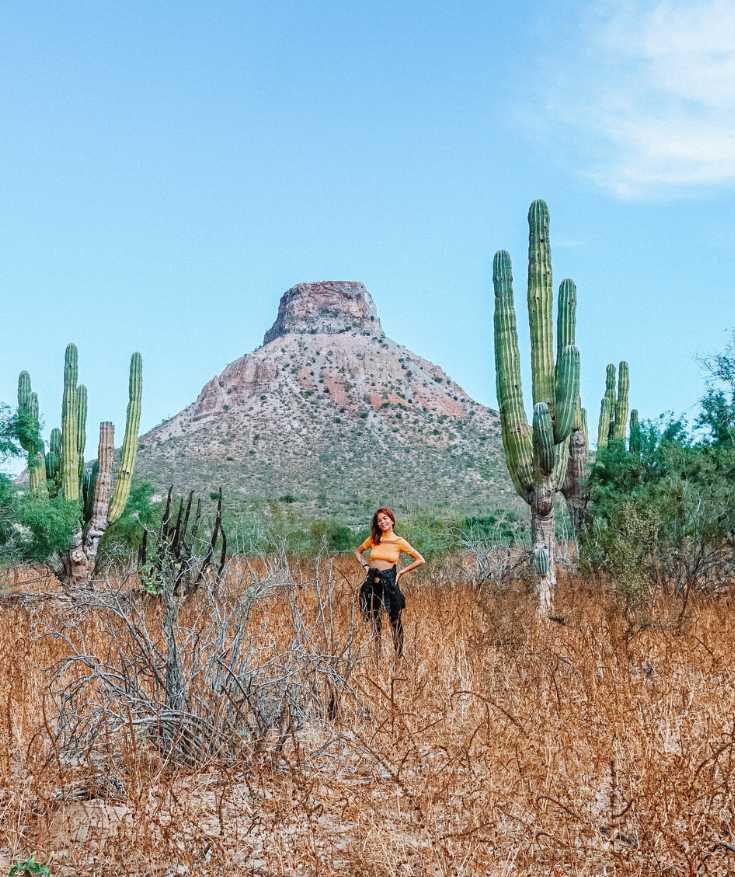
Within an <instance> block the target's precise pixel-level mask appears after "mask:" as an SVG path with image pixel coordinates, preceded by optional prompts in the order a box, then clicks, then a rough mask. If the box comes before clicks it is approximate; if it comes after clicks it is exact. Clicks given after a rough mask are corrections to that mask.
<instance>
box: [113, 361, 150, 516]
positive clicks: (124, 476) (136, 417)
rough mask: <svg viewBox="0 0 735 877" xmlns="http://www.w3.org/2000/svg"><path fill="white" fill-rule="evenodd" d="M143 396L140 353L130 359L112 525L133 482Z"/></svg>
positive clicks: (121, 511)
mask: <svg viewBox="0 0 735 877" xmlns="http://www.w3.org/2000/svg"><path fill="white" fill-rule="evenodd" d="M142 395H143V360H142V358H141V356H140V354H139V353H134V354H133V355H132V356H131V357H130V377H129V380H128V410H127V417H126V420H125V438H124V439H123V446H122V451H121V453H120V468H119V469H118V472H117V483H116V484H115V492H114V494H113V496H112V502H111V503H110V523H111V524H112V523H114V522H115V521H116V520H117V519H118V518H119V517H120V515H121V514H122V513H123V511H124V510H125V506H126V504H127V501H128V497H129V496H130V486H131V484H132V482H133V471H134V470H135V459H136V457H137V455H138V430H139V428H140V402H141V398H142Z"/></svg>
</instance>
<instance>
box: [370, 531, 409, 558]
mask: <svg viewBox="0 0 735 877" xmlns="http://www.w3.org/2000/svg"><path fill="white" fill-rule="evenodd" d="M368 548H370V549H372V550H371V551H370V560H385V561H387V562H388V563H398V558H399V557H400V555H401V552H402V551H403V552H404V553H405V554H410V555H411V557H413V558H416V557H418V556H419V553H418V551H416V549H415V548H414V547H413V546H412V545H411V544H410V543H408V542H406V540H405V539H402V538H401V537H400V536H396V534H395V533H393V534H392V535H390V536H386V535H383V536H381V537H380V542H379V543H378V544H377V545H373V537H372V535H370V536H368V537H367V539H366V540H365V541H364V542H362V543H360V547H359V549H358V551H366V550H367V549H368Z"/></svg>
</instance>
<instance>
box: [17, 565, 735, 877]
mask: <svg viewBox="0 0 735 877" xmlns="http://www.w3.org/2000/svg"><path fill="white" fill-rule="evenodd" d="M429 569H430V567H429V565H427V572H429ZM266 581H267V582H269V583H270V586H271V587H269V590H267V591H266V592H264V593H263V594H261V595H260V596H259V597H258V598H257V599H255V600H253V601H252V602H251V603H250V605H249V615H248V622H247V627H246V634H243V642H245V640H246V639H247V643H248V645H247V648H246V646H245V645H243V647H242V648H241V652H240V654H241V655H244V654H246V653H248V652H249V653H250V654H251V655H252V660H251V661H250V663H243V664H242V665H241V666H242V668H243V673H244V672H245V671H246V670H247V671H249V672H251V673H254V674H255V678H256V679H258V678H259V679H260V681H261V682H262V683H264V684H265V687H264V703H265V704H266V706H265V708H264V714H265V720H267V718H268V716H272V715H273V714H275V715H276V716H277V715H278V713H279V709H280V705H281V703H284V702H285V703H286V704H287V705H288V710H289V712H288V715H287V718H286V722H289V723H290V729H289V731H288V734H287V735H286V737H285V739H283V743H282V746H281V748H280V750H278V748H277V747H278V743H279V740H281V739H282V737H281V735H282V726H281V725H280V724H279V723H278V721H275V722H274V723H272V724H271V728H270V730H268V731H266V733H265V735H264V736H263V738H262V740H263V742H262V744H261V748H260V749H259V750H258V749H257V745H256V741H255V739H254V738H253V737H250V736H249V735H250V734H251V733H252V732H250V731H247V732H246V735H244V736H242V737H241V738H240V739H239V740H235V742H234V743H231V744H230V746H229V747H228V746H227V745H224V744H223V745H219V746H204V747H203V746H202V744H201V743H200V742H197V741H196V740H195V739H194V735H196V734H201V726H200V725H198V724H196V723H184V724H183V725H182V727H183V729H184V731H180V730H179V729H178V728H177V727H175V726H174V725H169V726H167V727H168V730H167V731H166V733H164V732H163V731H159V730H158V728H157V726H156V725H155V724H154V723H152V722H150V721H149V720H148V719H147V716H148V714H147V713H141V715H142V716H143V717H145V718H146V722H145V723H143V724H141V725H134V724H131V720H130V718H129V715H131V716H132V715H134V714H133V712H132V708H131V710H130V714H128V709H127V707H126V705H125V702H123V703H122V705H120V698H121V697H122V696H123V695H125V696H128V695H127V692H126V691H125V690H123V695H120V694H119V693H115V697H113V696H112V694H111V693H110V691H109V683H108V682H106V681H105V680H104V679H103V678H102V676H101V675H100V673H98V674H97V677H96V678H94V679H92V680H90V681H89V682H88V683H86V685H85V690H86V692H87V694H86V701H85V699H84V697H83V695H82V694H81V693H80V695H79V696H78V697H77V699H76V702H75V708H76V714H74V713H72V712H71V711H70V712H69V713H68V715H69V716H70V718H72V719H73V718H74V715H76V716H77V717H78V718H79V719H81V721H82V725H81V726H80V732H81V731H83V730H84V728H85V726H84V722H88V721H90V720H91V717H92V716H93V714H94V710H100V709H103V710H104V711H103V712H102V713H100V715H101V716H102V718H103V719H104V722H103V723H102V724H101V725H100V728H101V730H100V731H99V733H97V735H96V736H95V737H94V738H93V739H92V741H91V743H90V742H88V744H87V746H86V749H85V746H84V745H82V746H80V747H78V749H77V750H75V749H74V747H73V746H72V748H71V749H69V750H68V754H67V750H64V748H63V746H62V744H63V742H64V740H65V739H67V738H64V737H63V735H60V730H62V729H61V728H60V726H59V723H58V719H57V715H56V713H55V710H57V709H58V708H59V705H60V701H58V700H55V699H54V697H52V695H51V694H49V693H48V691H49V682H50V681H51V680H50V679H49V676H48V674H47V673H46V672H45V671H44V669H43V668H45V667H51V666H53V667H56V668H58V669H61V667H62V663H61V662H64V661H65V660H67V659H70V658H73V659H74V660H73V662H72V663H69V664H67V665H66V670H65V676H64V677H63V678H62V677H58V678H57V680H56V681H53V685H52V686H51V688H52V689H53V692H56V693H57V695H58V694H59V693H62V692H63V691H64V687H65V686H68V685H69V684H71V683H74V682H81V681H82V680H83V678H84V677H86V676H88V675H89V674H90V672H91V671H90V669H89V668H88V666H87V664H86V663H85V662H84V661H83V660H82V659H83V658H84V657H85V656H86V657H89V656H90V655H93V656H95V657H96V660H97V661H98V662H99V665H100V667H107V668H110V669H111V670H114V671H115V672H118V673H119V672H120V669H121V665H120V659H119V657H118V655H119V653H124V654H125V655H129V654H131V649H130V647H129V646H127V645H126V647H125V649H124V650H123V649H122V647H121V643H122V641H123V638H129V637H130V636H131V634H130V633H125V623H124V622H123V620H122V619H121V618H120V617H119V616H117V615H116V614H115V613H114V612H113V611H111V610H110V609H108V608H106V607H104V608H103V609H87V608H84V607H82V608H79V609H77V608H74V607H73V606H72V607H70V606H68V605H66V604H61V603H59V602H49V601H46V602H45V603H43V604H34V605H32V606H30V608H28V609H22V608H17V607H15V608H10V609H7V610H4V611H3V612H1V613H0V650H2V654H3V655H4V656H10V657H9V658H8V659H6V660H4V661H3V662H0V720H1V722H2V725H1V726H2V728H3V731H2V733H0V789H1V790H2V795H0V864H4V863H5V862H6V861H17V860H24V859H27V858H28V857H29V856H30V855H31V853H33V852H34V851H36V852H37V859H38V860H39V861H47V860H48V859H49V858H50V857H51V856H52V855H53V856H54V859H53V861H54V867H53V873H54V877H66V875H71V874H95V875H100V877H101V875H104V877H108V875H110V877H112V875H120V874H126V875H127V874H138V875H154V874H155V875H164V874H169V875H173V874H187V875H205V877H209V875H219V874H222V873H243V874H253V875H257V877H266V875H267V877H271V875H289V877H293V875H296V874H319V875H324V877H336V875H353V874H365V875H374V877H394V875H400V877H403V875H405V877H414V875H424V874H427V875H432V877H434V875H440V877H460V875H461V877H464V875H488V874H492V875H493V877H495V875H507V877H538V875H539V874H559V875H562V874H565V875H567V874H568V875H574V877H601V875H607V877H613V875H621V877H622V875H626V877H627V875H635V877H661V875H666V877H674V875H676V877H678V875H685V877H689V875H711V877H712V875H715V877H724V875H728V874H731V873H735V852H733V851H732V848H733V847H735V838H734V837H733V824H735V727H734V726H733V715H734V714H735V698H734V696H733V692H735V684H734V683H735V670H734V669H733V661H732V655H733V653H734V652H735V629H734V628H733V626H732V624H731V623H730V619H731V616H732V611H733V607H732V604H731V603H728V602H727V600H726V599H724V600H712V599H706V598H704V597H703V596H701V595H697V596H696V597H695V598H693V599H691V600H690V602H689V605H688V608H687V624H686V625H684V626H683V627H681V628H678V627H677V625H676V624H672V623H671V621H672V619H676V617H677V614H678V612H679V611H680V606H681V601H680V600H677V599H674V598H673V597H672V596H671V595H662V596H661V597H660V598H659V599H658V600H656V601H652V602H651V603H650V605H648V606H647V607H646V614H647V619H648V620H647V622H646V623H645V624H643V623H641V624H639V625H636V626H635V628H634V629H633V628H631V624H630V620H629V619H628V618H627V617H626V616H625V614H624V612H623V611H622V606H621V603H620V600H619V598H616V597H615V596H614V595H613V593H612V590H613V588H612V585H611V586H610V587H609V588H607V587H598V583H595V582H590V583H589V584H588V583H585V582H584V581H582V580H577V581H573V580H569V579H564V578H562V579H560V582H559V592H558V595H557V607H558V609H559V611H561V612H562V613H563V614H564V616H565V618H566V624H565V625H559V624H549V623H548V622H541V621H539V620H538V618H537V617H536V613H535V601H534V599H533V597H532V596H528V597H525V596H524V594H523V589H522V588H518V590H517V596H516V598H515V599H517V601H518V603H517V606H514V612H515V611H517V613H518V615H517V623H518V624H519V625H520V626H521V628H522V630H523V635H522V638H521V639H520V641H518V642H517V644H516V645H514V646H513V648H509V647H508V646H507V644H504V643H503V642H501V641H500V639H499V638H496V641H493V637H492V636H490V635H489V631H488V626H487V614H488V611H490V610H488V607H487V606H486V603H487V592H484V591H479V592H478V591H477V589H475V588H473V587H472V586H471V584H469V583H467V582H464V581H458V582H455V583H454V584H452V583H449V584H448V585H447V584H445V583H444V580H442V582H441V583H440V584H437V585H436V586H430V587H426V586H425V583H424V582H423V581H422V580H420V579H419V577H418V576H417V577H416V579H411V578H409V579H408V582H407V585H406V589H405V590H406V594H407V599H408V607H407V610H406V650H405V657H404V659H403V660H402V661H401V662H397V663H394V662H393V660H392V654H390V653H389V652H390V650H387V651H388V654H384V655H383V657H382V658H381V659H380V660H379V661H378V662H377V663H376V662H374V661H372V660H365V661H363V660H361V656H363V655H367V654H369V652H370V648H369V647H370V643H369V628H368V627H367V626H361V625H357V626H354V625H353V618H354V614H355V597H356V591H357V588H358V587H359V583H360V573H359V571H358V570H357V569H356V568H355V566H354V565H353V564H351V563H350V560H349V559H347V560H342V559H339V558H337V559H335V560H334V562H333V563H332V562H331V561H330V562H327V561H325V560H323V559H322V560H320V562H319V564H318V565H316V566H315V565H314V564H309V565H306V564H299V563H298V562H295V561H289V560H287V559H286V558H284V557H273V558H262V559H258V560H257V561H253V563H252V568H249V567H248V565H247V564H245V563H234V562H231V567H230V569H229V570H228V578H227V581H226V583H225V585H224V586H223V588H222V591H221V593H220V597H219V605H220V606H221V607H222V608H221V611H222V614H223V616H225V615H227V617H228V618H229V617H230V616H231V615H232V614H233V613H235V607H237V606H238V605H240V601H241V600H242V599H244V595H245V594H246V592H247V590H248V588H250V587H251V586H253V585H254V584H255V583H257V582H261V583H263V582H266ZM330 581H331V584H330ZM289 583H290V584H289ZM330 593H331V597H330ZM510 593H516V591H515V589H513V588H511V589H510ZM320 594H321V596H319V595H320ZM210 600H211V596H210V595H209V594H208V593H207V591H206V589H205V588H201V589H200V591H199V592H198V593H197V594H196V595H194V596H193V597H192V598H191V599H190V600H189V601H187V602H186V603H185V604H183V605H179V608H178V616H177V618H176V620H175V622H174V624H173V630H174V636H175V637H176V646H177V650H178V655H179V658H178V661H179V665H180V668H181V673H182V677H183V681H184V685H183V691H184V692H185V706H184V707H182V711H184V712H187V713H188V712H190V713H193V714H194V715H195V716H197V717H200V716H203V717H204V718H209V720H210V721H212V722H213V719H212V711H211V710H210V712H209V714H207V713H205V712H204V706H205V705H206V704H208V703H215V700H214V695H213V694H212V693H211V690H210V689H211V682H206V683H205V681H204V680H211V679H212V678H214V677H215V675H216V673H217V672H219V673H220V678H222V676H223V675H224V677H226V676H227V674H222V668H221V666H220V665H219V664H218V662H217V661H216V660H214V658H215V656H216V657H219V658H220V659H221V660H225V661H230V660H231V658H232V654H233V653H232V650H231V645H232V642H233V631H234V630H235V629H236V623H235V622H236V619H232V620H231V621H230V622H229V625H230V626H229V627H228V628H227V629H228V630H229V633H227V634H226V635H225V646H224V650H225V655H224V657H223V654H222V648H220V646H219V645H218V641H217V639H216V637H214V636H213V634H212V633H209V634H208V633H207V623H205V621H206V615H207V614H208V613H209V612H210V611H211V609H210V608H209V605H210V604H209V601H210ZM135 605H136V607H137V610H136V611H140V612H142V614H143V617H144V620H145V624H146V625H147V629H148V633H149V638H150V639H151V640H152V642H153V645H154V646H155V647H156V649H157V651H150V650H149V651H148V652H147V653H146V654H149V656H150V659H151V660H152V661H153V662H154V667H155V668H156V669H157V670H158V673H159V675H160V676H161V678H162V680H163V683H164V684H162V685H161V686H159V687H158V688H156V684H157V683H156V682H155V680H154V679H153V678H152V677H150V676H145V675H144V674H143V672H142V670H141V671H140V672H138V676H137V677H136V676H135V674H132V673H131V672H130V671H127V672H128V677H131V678H132V679H133V680H135V678H137V679H138V680H139V681H138V683H137V684H138V687H139V689H141V690H142V695H141V696H144V697H145V698H147V699H148V701H149V702H153V703H155V705H156V709H159V710H160V711H163V710H165V709H168V708H169V707H168V705H167V700H166V697H165V696H164V695H163V694H162V693H159V694H157V695H156V697H155V698H153V697H152V694H151V692H152V691H157V692H165V691H166V690H167V689H166V686H165V679H166V673H165V671H166V661H165V656H166V654H167V645H166V637H165V635H164V633H163V632H162V631H163V626H164V616H165V612H166V606H165V605H164V603H163V601H152V602H151V603H150V604H149V605H144V604H139V603H136V604H135ZM70 613H77V614H74V615H71V614H70ZM125 613H127V614H129V608H127V607H126V608H125ZM208 623H209V624H211V625H212V630H219V625H220V622H219V621H217V622H216V623H215V622H214V621H211V622H208ZM513 623H514V624H515V623H516V622H515V621H514V622H513ZM142 625H143V622H142V621H137V622H136V623H135V624H134V625H133V626H134V627H135V628H136V629H137V628H141V627H142ZM48 630H56V631H57V633H62V632H63V634H64V635H63V636H57V637H56V638H51V637H49V636H48V635H47V631H48ZM350 637H351V639H350ZM117 640H119V641H120V642H118V641H117ZM207 643H209V645H207ZM386 645H387V644H386ZM343 647H344V649H345V650H344V652H343V651H342V648H343ZM196 649H199V651H200V656H199V658H198V659H197V663H196V664H195V663H194V661H193V658H192V657H191V655H192V654H193V653H194V651H195V650H196ZM218 649H219V651H218ZM228 649H230V650H229V651H228ZM350 650H351V651H350ZM384 651H385V650H384ZM132 653H133V654H135V652H132ZM207 655H209V656H211V658H212V660H211V661H209V662H208V660H207V659H206V656H207ZM283 655H289V656H290V657H288V658H287V659H284V658H283V657H282V656H283ZM156 662H157V663H156ZM340 662H342V663H340ZM315 665H316V667H317V668H318V669H317V670H315V669H314V667H315ZM195 666H196V667H198V668H199V675H198V676H197V675H196V674H194V673H193V668H194V667H195ZM210 666H211V668H212V669H209V667H210ZM297 668H298V669H297ZM349 668H351V669H349ZM348 669H349V672H348ZM148 672H149V673H150V671H148ZM236 672H239V670H237V669H236ZM241 675H242V674H241ZM340 679H341V680H345V681H344V683H342V682H339V680H340ZM289 683H291V684H292V686H294V687H292V688H291V689H290V691H289V693H288V695H287V696H285V697H283V696H282V692H284V691H285V690H286V688H287V687H288V685H289ZM115 684H117V683H115ZM335 685H337V688H336V695H337V703H336V707H337V708H336V715H335V718H334V719H330V718H329V717H330V715H332V714H334V709H333V708H332V707H331V706H330V703H331V698H332V694H333V692H334V688H333V686H335ZM173 690H174V691H177V690H180V689H177V688H176V687H174V688H173ZM274 692H275V693H276V694H277V695H278V697H277V698H274V697H273V694H274ZM230 694H231V697H232V698H233V700H234V699H235V698H236V697H237V696H238V694H240V693H239V690H238V689H237V686H233V687H232V688H231V689H230ZM57 695H55V696H57ZM130 696H132V695H130ZM240 697H241V694H240ZM216 702H217V703H219V704H220V705H221V709H222V711H223V712H224V713H225V714H226V713H227V711H228V710H236V709H237V708H238V707H239V706H240V704H239V702H236V704H235V705H232V704H230V702H229V701H228V699H227V698H226V697H225V698H221V697H220V698H219V699H218V700H217V701H216ZM268 703H270V705H268ZM241 709H242V710H243V711H244V710H246V709H247V710H250V709H251V707H250V706H246V705H245V704H244V703H243V704H242V707H241ZM252 709H253V710H254V711H255V710H257V709H258V706H257V702H256V706H255V707H253V708H252ZM299 710H300V711H301V712H299ZM215 714H216V713H215ZM299 716H300V717H301V718H299ZM118 719H119V721H120V724H119V725H115V722H116V721H117V720H118ZM250 721H251V724H252V727H253V728H255V729H256V732H257V722H256V721H255V720H254V719H251V720H250ZM266 723H267V722H266ZM222 727H224V728H225V729H226V728H228V727H229V726H228V725H227V724H225V725H223V726H222ZM115 728H117V730H115ZM107 729H110V730H109V731H108V730H107ZM177 735H178V736H180V737H181V738H182V739H185V742H179V741H178V736H177ZM187 735H189V736H187ZM80 739H82V742H84V739H83V738H82V737H80ZM54 741H55V742H54ZM75 751H76V752H78V753H79V755H78V758H79V762H78V763H75V762H74V758H75V757H76V756H75V755H74V753H75ZM192 753H194V757H195V759H198V760H193V759H192ZM233 753H235V754H234V755H233ZM95 758H96V759H99V762H98V765H99V767H100V768H102V769H103V770H106V771H107V772H108V775H109V774H112V775H113V776H114V777H115V778H117V779H118V780H119V781H120V783H121V786H120V788H118V787H117V786H116V785H115V783H114V782H112V783H111V782H110V781H109V780H108V776H105V775H104V774H103V773H101V772H97V773H95V771H96V770H98V768H97V767H96V766H95V763H94V762H93V759H95ZM93 780H94V782H93ZM83 785H84V789H85V790H86V793H85V794H86V800H70V799H71V798H73V797H74V794H73V793H75V792H76V796H77V797H82V794H81V791H80V790H81V789H82V786H83ZM59 792H63V794H59ZM6 870H7V869H6ZM0 873H1V871H0Z"/></svg>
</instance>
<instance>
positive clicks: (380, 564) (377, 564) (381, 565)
mask: <svg viewBox="0 0 735 877" xmlns="http://www.w3.org/2000/svg"><path fill="white" fill-rule="evenodd" d="M368 564H369V566H372V567H374V568H375V569H390V568H391V567H392V566H395V563H390V562H389V561H387V560H369V561H368Z"/></svg>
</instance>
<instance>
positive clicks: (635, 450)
mask: <svg viewBox="0 0 735 877" xmlns="http://www.w3.org/2000/svg"><path fill="white" fill-rule="evenodd" d="M642 443H643V436H642V434H641V424H640V421H639V420H638V409H637V408H634V409H633V410H632V411H631V412H630V440H629V442H628V450H629V451H630V453H631V454H640V452H641V450H642V447H641V445H642Z"/></svg>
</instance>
